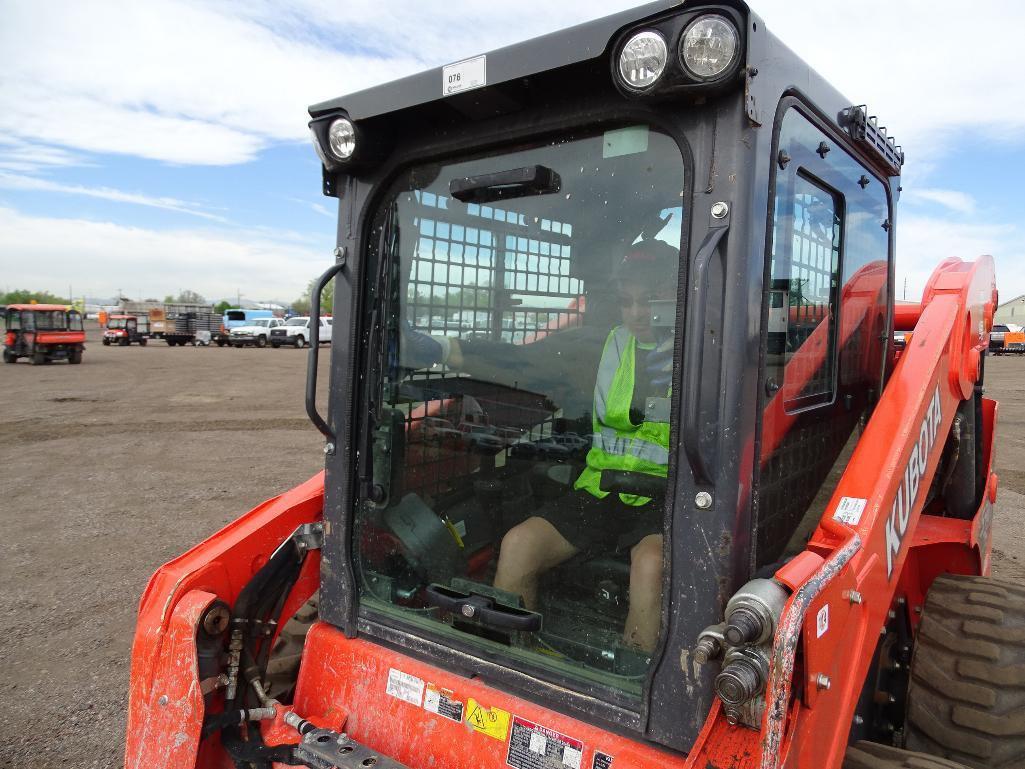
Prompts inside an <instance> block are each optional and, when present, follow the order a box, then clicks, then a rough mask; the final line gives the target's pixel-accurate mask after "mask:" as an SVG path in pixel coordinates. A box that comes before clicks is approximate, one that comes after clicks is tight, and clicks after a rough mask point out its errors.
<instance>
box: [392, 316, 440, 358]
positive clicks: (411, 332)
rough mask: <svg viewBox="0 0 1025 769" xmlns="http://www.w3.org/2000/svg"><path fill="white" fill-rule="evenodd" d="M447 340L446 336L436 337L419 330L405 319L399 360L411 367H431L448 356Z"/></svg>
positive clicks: (400, 341)
mask: <svg viewBox="0 0 1025 769" xmlns="http://www.w3.org/2000/svg"><path fill="white" fill-rule="evenodd" d="M439 339H441V340H443V341H439ZM445 341H447V340H446V339H445V337H438V338H435V337H433V336H430V335H428V334H424V333H422V332H420V331H417V330H416V329H414V328H413V327H412V326H410V325H409V321H408V320H406V319H403V320H402V334H401V336H400V339H399V360H400V362H401V364H402V366H403V367H405V368H411V369H418V368H430V367H431V366H434V365H436V364H438V363H444V362H445V359H446V358H447V357H448V356H447V354H446V349H445V348H446V345H445V343H444V342H445Z"/></svg>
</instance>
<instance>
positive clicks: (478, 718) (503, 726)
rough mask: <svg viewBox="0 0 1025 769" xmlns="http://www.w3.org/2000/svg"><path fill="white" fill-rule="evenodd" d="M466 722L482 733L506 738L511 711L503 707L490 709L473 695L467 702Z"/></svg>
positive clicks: (499, 738) (500, 738)
mask: <svg viewBox="0 0 1025 769" xmlns="http://www.w3.org/2000/svg"><path fill="white" fill-rule="evenodd" d="M466 723H468V724H469V725H470V726H472V727H473V728H474V729H475V730H476V731H478V732H480V733H481V734H486V735H487V736H488V737H494V738H495V739H496V740H503V741H504V740H505V736H506V735H507V734H508V733H509V713H508V711H505V710H502V709H501V708H491V709H488V708H486V707H484V706H483V705H481V704H480V703H479V702H477V700H475V699H474V698H473V697H471V698H470V699H469V700H468V701H467V703H466Z"/></svg>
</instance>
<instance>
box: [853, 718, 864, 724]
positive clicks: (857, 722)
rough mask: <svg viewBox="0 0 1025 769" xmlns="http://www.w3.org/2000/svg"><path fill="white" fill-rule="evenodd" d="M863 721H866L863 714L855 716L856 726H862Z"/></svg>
mask: <svg viewBox="0 0 1025 769" xmlns="http://www.w3.org/2000/svg"><path fill="white" fill-rule="evenodd" d="M863 723H865V719H864V718H862V717H861V716H855V717H854V725H855V726H861V725H862V724H863Z"/></svg>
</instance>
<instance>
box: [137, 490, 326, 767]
mask: <svg viewBox="0 0 1025 769" xmlns="http://www.w3.org/2000/svg"><path fill="white" fill-rule="evenodd" d="M323 504H324V474H323V473H318V474H317V475H315V476H314V477H313V478H311V479H310V480H308V481H306V483H304V484H302V485H300V486H297V487H296V488H294V489H292V490H291V491H288V492H286V493H285V494H282V495H281V496H279V497H275V498H273V499H270V500H267V501H266V502H264V503H262V504H261V505H259V506H257V507H256V508H254V509H253V510H251V511H249V512H248V513H246V514H245V515H244V516H242V517H241V518H239V519H238V520H237V521H234V522H232V523H230V524H228V525H227V526H225V527H224V528H223V529H221V530H220V531H219V532H217V533H216V534H214V535H213V536H212V537H210V538H209V539H207V540H206V541H205V542H203V543H202V544H201V545H198V546H197V547H194V548H192V549H191V550H189V551H188V552H187V553H185V554H184V555H181V556H179V557H178V558H176V559H174V560H173V561H171V562H169V563H167V564H165V565H164V566H162V567H161V568H160V569H159V570H158V571H157V573H156V574H154V575H153V577H152V578H150V581H149V584H148V585H147V586H146V590H145V592H144V593H143V595H142V599H141V600H140V602H139V619H138V623H137V625H136V629H135V640H134V642H133V644H132V674H131V679H130V681H129V693H128V728H127V732H126V745H125V767H126V769H157V768H158V767H166V768H167V769H182V768H183V767H187V766H192V765H194V764H193V763H189V762H182V761H172V760H170V757H168V758H167V759H166V760H160V761H158V760H156V758H155V757H156V756H164V755H165V753H161V752H160V750H159V749H153V750H150V749H148V748H145V747H144V746H142V745H140V744H139V743H140V741H142V740H144V739H145V735H153V734H155V733H158V732H159V733H160V734H164V735H167V734H171V732H169V731H168V729H154V728H153V727H151V726H150V725H149V722H150V721H151V720H153V719H157V720H161V719H170V718H171V716H170V714H169V712H161V711H159V710H156V709H155V707H154V704H153V703H154V702H155V701H159V698H160V696H161V695H162V694H164V693H165V692H163V691H158V689H159V688H160V682H162V681H165V680H170V679H171V678H173V677H174V675H178V676H188V675H190V672H189V671H185V670H182V669H180V668H179V667H176V666H177V665H179V664H180V663H179V662H178V661H177V660H176V658H175V656H174V653H173V650H174V648H175V647H174V644H175V643H176V640H175V632H178V633H179V634H180V633H181V632H182V631H181V630H180V628H179V629H173V628H172V619H173V618H174V617H175V616H176V614H175V612H176V610H177V607H178V606H179V604H180V602H181V601H182V600H184V598H185V597H186V596H188V595H190V594H194V593H193V591H202V592H203V593H208V594H212V595H213V596H216V597H217V598H220V599H221V600H223V601H225V602H226V603H227V604H228V605H229V606H232V605H234V603H235V600H236V598H237V597H238V594H239V591H241V589H242V588H243V587H244V586H245V584H246V583H247V582H249V580H250V579H251V578H252V576H253V574H254V573H256V571H257V570H258V569H259V568H260V567H261V566H262V565H263V564H264V563H266V562H267V559H268V557H269V556H270V555H271V554H272V553H273V552H274V550H275V549H276V548H277V547H278V546H279V545H280V544H281V543H282V542H283V541H284V540H285V539H286V538H287V537H288V536H289V535H291V533H292V532H293V531H295V529H296V528H297V527H298V526H300V525H301V524H303V523H310V522H311V521H315V520H318V519H319V518H320V517H321V512H322V510H323ZM313 555H316V556H317V557H313V558H309V559H307V568H305V569H304V571H303V575H302V576H301V577H300V580H299V581H298V582H297V583H296V586H295V588H294V589H293V591H292V595H291V598H290V600H289V602H288V605H286V606H285V611H286V612H287V611H289V610H290V611H291V612H292V613H294V612H295V609H296V608H297V607H298V606H299V605H301V604H302V603H303V602H305V601H306V599H307V598H309V597H310V595H312V594H313V592H314V591H315V590H316V589H317V585H318V583H319V569H318V568H317V566H318V565H319V560H320V559H319V555H318V554H315V553H314V554H313ZM288 616H291V615H288ZM196 622H198V616H197V617H196ZM193 627H195V624H194V625H193ZM192 637H193V639H194V637H195V631H194V630H193V635H192ZM178 648H180V647H178ZM175 671H177V672H176V673H175ZM191 674H192V675H195V674H194V673H191ZM179 688H180V687H179ZM169 696H170V695H169ZM176 714H177V715H178V716H179V717H180V718H181V717H183V718H187V719H188V720H189V722H190V723H191V724H192V727H195V725H196V724H201V723H202V719H203V709H202V707H200V708H199V710H198V711H195V710H193V711H188V712H187V713H185V712H180V711H176ZM172 726H173V727H174V732H173V733H175V734H177V733H179V732H181V731H182V730H186V732H187V731H188V729H189V728H192V727H188V726H186V725H185V724H182V723H181V721H180V720H179V721H178V722H176V723H175V724H172ZM168 745H169V744H168ZM166 755H168V756H169V754H166ZM142 756H147V757H148V758H147V760H146V761H142V759H141V757H142ZM192 761H193V762H194V761H195V757H193V759H192Z"/></svg>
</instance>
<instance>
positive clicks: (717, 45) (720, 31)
mask: <svg viewBox="0 0 1025 769" xmlns="http://www.w3.org/2000/svg"><path fill="white" fill-rule="evenodd" d="M739 39H740V36H739V35H738V34H737V28H736V27H734V26H733V24H731V23H730V22H729V21H727V20H726V19H724V18H723V17H722V16H714V15H713V16H700V17H698V18H697V19H695V20H694V21H692V22H691V23H690V24H689V25H688V26H687V29H686V30H684V32H683V37H682V38H680V61H681V62H682V63H683V66H684V69H686V70H687V72H688V73H690V74H691V75H693V76H694V77H696V78H698V79H699V80H712V79H714V78H717V77H719V76H720V75H721V74H722V73H723V72H725V71H726V70H727V69H729V67H730V65H731V64H732V63H733V60H734V59H735V58H736V56H737V53H738V50H737V49H738V48H739V47H740V46H739V45H738V41H739Z"/></svg>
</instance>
